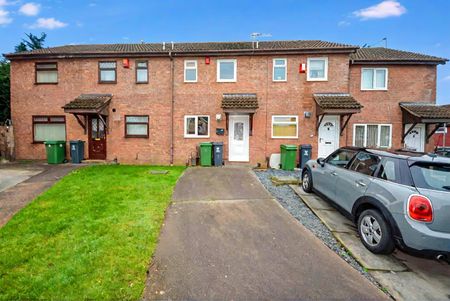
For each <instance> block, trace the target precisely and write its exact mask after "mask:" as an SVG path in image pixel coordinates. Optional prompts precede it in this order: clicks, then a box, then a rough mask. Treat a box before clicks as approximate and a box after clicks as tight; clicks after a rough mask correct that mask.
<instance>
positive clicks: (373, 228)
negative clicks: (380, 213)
mask: <svg viewBox="0 0 450 301" xmlns="http://www.w3.org/2000/svg"><path fill="white" fill-rule="evenodd" d="M382 235H383V233H382V232H381V227H380V224H379V223H378V221H377V219H376V218H375V217H373V216H372V215H366V216H364V218H363V219H362V220H361V236H362V238H363V239H364V241H365V242H366V243H367V244H368V245H370V246H372V247H375V246H377V245H378V244H379V243H380V241H381V237H382Z"/></svg>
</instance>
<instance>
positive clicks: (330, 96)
mask: <svg viewBox="0 0 450 301" xmlns="http://www.w3.org/2000/svg"><path fill="white" fill-rule="evenodd" d="M313 96H314V100H315V102H316V103H317V106H318V110H317V115H322V114H327V113H332V114H337V115H342V114H353V113H359V112H360V111H361V108H363V106H362V105H361V104H360V103H359V102H358V101H356V99H354V98H353V96H351V95H350V94H348V93H316V94H314V95H313Z"/></svg>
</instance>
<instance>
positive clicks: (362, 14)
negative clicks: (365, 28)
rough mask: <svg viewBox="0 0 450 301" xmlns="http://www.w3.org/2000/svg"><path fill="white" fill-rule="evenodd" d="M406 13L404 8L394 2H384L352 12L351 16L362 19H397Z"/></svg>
mask: <svg viewBox="0 0 450 301" xmlns="http://www.w3.org/2000/svg"><path fill="white" fill-rule="evenodd" d="M404 13H406V8H405V7H404V6H402V5H401V4H400V3H399V2H398V1H396V0H385V1H383V2H380V3H378V4H377V5H374V6H370V7H367V8H363V9H360V10H357V11H355V12H353V15H355V16H356V17H358V18H360V19H362V20H369V19H384V18H389V17H399V16H401V15H403V14H404Z"/></svg>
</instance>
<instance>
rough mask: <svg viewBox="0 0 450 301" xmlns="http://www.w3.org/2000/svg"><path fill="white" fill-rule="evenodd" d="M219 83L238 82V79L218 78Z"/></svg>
mask: <svg viewBox="0 0 450 301" xmlns="http://www.w3.org/2000/svg"><path fill="white" fill-rule="evenodd" d="M217 82H218V83H236V82H237V80H218V81H217Z"/></svg>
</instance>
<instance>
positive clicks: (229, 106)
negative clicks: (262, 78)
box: [222, 93, 259, 110]
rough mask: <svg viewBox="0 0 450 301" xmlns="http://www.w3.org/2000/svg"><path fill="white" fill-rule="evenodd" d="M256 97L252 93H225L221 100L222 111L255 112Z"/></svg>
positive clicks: (256, 106)
mask: <svg viewBox="0 0 450 301" xmlns="http://www.w3.org/2000/svg"><path fill="white" fill-rule="evenodd" d="M258 108H259V105H258V97H257V96H256V94H254V93H225V94H223V98H222V109H224V110H256V109H258Z"/></svg>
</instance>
